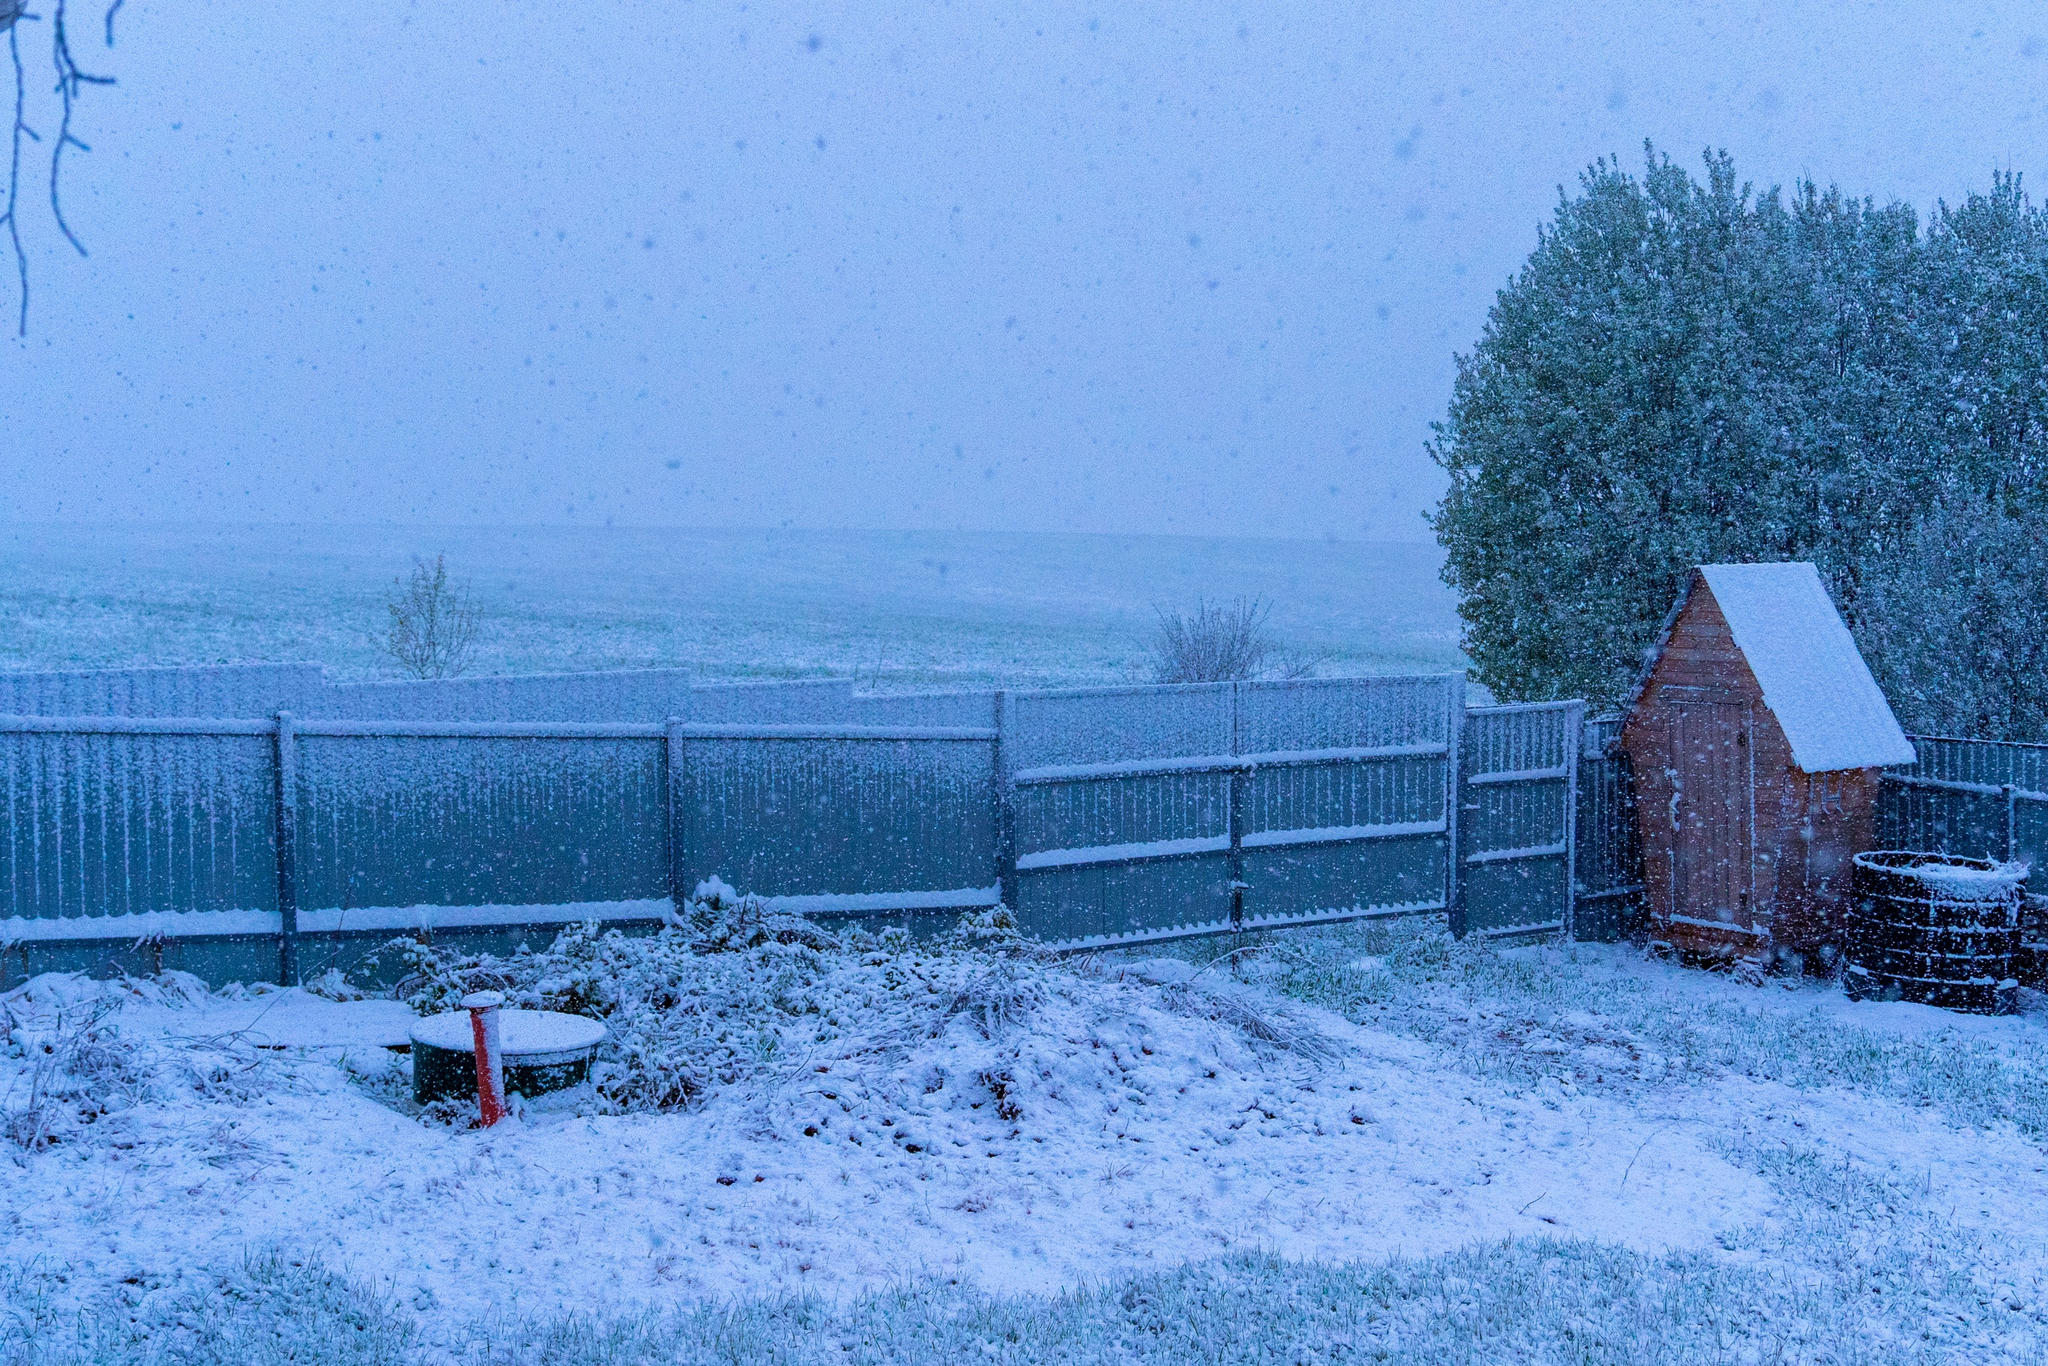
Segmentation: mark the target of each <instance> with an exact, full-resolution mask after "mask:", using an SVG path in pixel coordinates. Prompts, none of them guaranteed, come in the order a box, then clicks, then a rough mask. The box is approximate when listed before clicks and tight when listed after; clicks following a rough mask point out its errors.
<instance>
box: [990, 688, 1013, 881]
mask: <svg viewBox="0 0 2048 1366" xmlns="http://www.w3.org/2000/svg"><path fill="white" fill-rule="evenodd" d="M995 719H996V743H995V746H994V750H995V757H994V759H993V761H992V762H993V763H994V764H995V778H996V783H995V796H996V887H997V893H996V894H997V895H998V896H999V897H1001V898H1002V902H1003V905H1005V906H1007V907H1008V908H1009V910H1010V914H1011V915H1016V914H1017V812H1016V809H1015V806H1014V801H1015V792H1014V790H1013V789H1012V787H1011V785H1010V754H1009V748H1008V744H1007V737H1008V736H1009V733H1010V694H1009V693H1008V692H1006V691H1005V690H1003V689H1001V688H998V689H996V718H995Z"/></svg>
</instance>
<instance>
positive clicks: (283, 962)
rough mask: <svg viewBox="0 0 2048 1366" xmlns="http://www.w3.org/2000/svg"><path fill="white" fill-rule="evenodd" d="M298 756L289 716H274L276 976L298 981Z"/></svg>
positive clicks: (283, 713)
mask: <svg viewBox="0 0 2048 1366" xmlns="http://www.w3.org/2000/svg"><path fill="white" fill-rule="evenodd" d="M298 802H299V756H298V744H297V742H296V741H295V740H294V739H293V736H292V714H291V713H290V712H288V711H281V712H279V713H278V714H277V919H278V935H277V973H278V981H279V983H280V984H282V985H284V986H292V985H294V984H295V983H296V982H297V981H298V980H299V806H298Z"/></svg>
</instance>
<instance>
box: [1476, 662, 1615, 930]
mask: <svg viewBox="0 0 2048 1366" xmlns="http://www.w3.org/2000/svg"><path fill="white" fill-rule="evenodd" d="M1584 711H1585V704H1584V703H1582V702H1550V703H1538V704H1531V705H1523V706H1510V707H1477V708H1473V709H1471V710H1469V711H1467V712H1466V713H1465V729H1464V734H1463V736H1462V737H1461V738H1460V740H1459V780H1458V794H1459V800H1458V892H1457V900H1456V904H1455V905H1454V906H1453V908H1452V920H1451V924H1452V928H1453V929H1454V930H1456V931H1457V932H1459V933H1461V934H1464V933H1471V934H1483V935H1499V934H1526V933H1534V932H1537V931H1542V930H1557V929H1566V928H1568V927H1569V924H1570V916H1571V896H1572V867H1573V844H1574V835H1575V829H1576V825H1577V814H1578V813H1577V805H1578V792H1577V776H1578V763H1579V749H1580V744H1581V741H1580V723H1581V721H1582V719H1583V716H1584Z"/></svg>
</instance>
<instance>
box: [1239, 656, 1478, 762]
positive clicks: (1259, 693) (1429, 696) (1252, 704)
mask: <svg viewBox="0 0 2048 1366" xmlns="http://www.w3.org/2000/svg"><path fill="white" fill-rule="evenodd" d="M1459 683H1460V680H1459V679H1458V678H1457V677H1456V676H1455V675H1423V676H1419V677H1407V676H1390V677H1384V678H1333V679H1296V680H1289V681H1285V682H1273V683H1245V684H1241V685H1239V694H1238V695H1239V706H1240V714H1239V723H1238V724H1239V735H1238V745H1237V752H1238V753H1240V754H1263V753H1270V752H1274V751H1290V750H1320V749H1342V748H1369V747H1377V746H1385V745H1425V744H1433V745H1443V744H1447V743H1448V742H1449V740H1450V730H1451V726H1452V723H1453V718H1454V716H1455V711H1454V709H1453V708H1452V706H1451V701H1452V699H1453V692H1454V690H1455V689H1458V685H1459Z"/></svg>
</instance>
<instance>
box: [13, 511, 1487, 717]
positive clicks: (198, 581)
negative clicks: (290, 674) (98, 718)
mask: <svg viewBox="0 0 2048 1366" xmlns="http://www.w3.org/2000/svg"><path fill="white" fill-rule="evenodd" d="M443 551H444V552H446V554H447V557H448V563H449V566H450V568H451V570H452V571H453V572H454V573H455V574H456V575H457V576H466V577H469V578H471V579H472V580H473V582H474V589H475V594H476V599H477V602H478V604H479V606H480V608H481V611H482V617H483V630H482V634H481V641H480V648H479V657H478V659H477V661H476V664H475V666H474V667H473V668H472V670H471V672H474V673H528V672H553V671H559V670H576V669H605V668H621V667H635V666H653V665H659V666H674V667H687V668H694V669H699V670H701V671H702V672H703V674H704V676H705V677H706V678H707V679H717V678H747V677H756V678H788V677H802V676H815V675H825V674H832V675H840V676H846V675H854V676H857V677H859V678H860V679H861V680H862V681H863V682H864V683H867V684H869V685H871V686H875V687H881V688H902V687H916V686H934V685H936V686H950V685H962V686H966V685H973V684H987V683H991V682H1001V683H1006V684H1009V685H1012V686H1060V685H1068V684H1085V683H1098V682H1110V681H1118V682H1120V681H1130V680H1136V679H1140V678H1142V677H1143V676H1144V670H1145V659H1144V652H1145V644H1146V639H1147V637H1148V635H1149V633H1150V631H1151V628H1152V625H1153V621H1154V616H1153V607H1154V606H1155V605H1158V606H1163V607H1169V608H1171V607H1185V606H1189V605H1192V603H1193V602H1194V600H1195V599H1196V598H1197V597H1198V596H1207V597H1209V598H1212V599H1215V598H1229V597H1234V596H1237V595H1240V594H1244V595H1252V594H1256V595H1259V596H1261V597H1263V598H1265V599H1267V600H1268V601H1270V602H1271V603H1272V604H1273V607H1274V612H1273V617H1272V627H1273V631H1274V634H1275V635H1276V637H1278V638H1279V640H1280V642H1281V643H1282V644H1283V645H1284V646H1285V647H1287V648H1288V649H1290V650H1292V651H1294V652H1296V653H1298V654H1299V655H1301V656H1303V657H1307V658H1313V659H1316V660H1319V661H1321V671H1322V672H1326V673H1332V674H1344V673H1410V672H1418V671H1435V670H1444V669H1454V668H1458V667H1460V666H1461V665H1462V662H1463V661H1462V656H1461V655H1460V654H1459V652H1458V648H1457V620H1456V616H1455V606H1454V600H1453V598H1452V596H1451V594H1450V592H1449V590H1448V589H1446V588H1445V587H1444V586H1443V585H1442V584H1441V583H1440V582H1438V580H1437V577H1436V573H1437V566H1438V565H1439V563H1440V562H1441V557H1440V554H1439V552H1438V551H1437V549H1436V548H1435V547H1434V546H1430V545H1397V544H1358V543H1343V542H1315V541H1255V540H1204V539H1199V538H1193V537H1165V536H1128V537H1119V536H1046V535H1034V536H1022V535H1018V536H1004V535H984V534H973V535H969V534H954V533H939V532H919V533H897V532H809V531H806V532H795V531H789V532H782V531H735V530H717V531H688V530H677V531H650V530H644V529H624V528H621V529H617V530H613V529H605V528H527V529H517V528H514V529H505V528H476V527H440V528H407V527H390V526H371V527H318V528H313V527H274V526H273V527H199V528H167V527H109V526H101V527H56V526H7V527H0V668H34V669H55V668H89V667H109V666H121V665H129V666H132V665H141V664H187V663H212V662H216V661H220V660H234V661H254V660H277V661H297V660H311V661H314V662H317V663H321V664H324V665H326V666H327V667H328V669H329V670H330V671H331V672H332V673H333V674H334V675H335V676H336V677H337V678H339V679H343V680H351V679H361V678H373V677H379V676H383V675H384V673H385V671H386V670H385V666H384V664H383V661H381V660H380V658H379V657H378V654H377V652H376V649H375V645H374V635H375V633H376V632H378V631H379V630H380V629H381V628H382V626H383V624H384V620H385V617H384V607H383V603H384V599H385V596H386V594H387V592H388V590H389V587H390V584H391V580H392V578H393V576H394V575H396V574H399V573H401V572H404V571H405V570H406V569H407V568H408V566H409V565H410V562H411V556H413V555H415V554H421V555H425V556H427V557H429V558H431V557H432V556H433V555H434V554H435V553H436V552H443Z"/></svg>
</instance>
